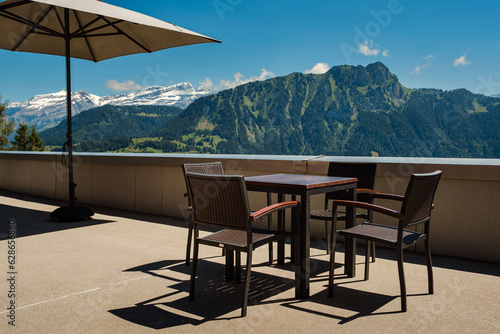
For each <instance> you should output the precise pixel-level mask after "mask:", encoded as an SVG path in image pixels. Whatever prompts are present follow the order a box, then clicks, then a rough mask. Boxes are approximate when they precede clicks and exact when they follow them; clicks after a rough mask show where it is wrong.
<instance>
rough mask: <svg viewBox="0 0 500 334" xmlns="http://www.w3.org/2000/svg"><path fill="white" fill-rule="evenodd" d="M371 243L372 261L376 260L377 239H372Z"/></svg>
mask: <svg viewBox="0 0 500 334" xmlns="http://www.w3.org/2000/svg"><path fill="white" fill-rule="evenodd" d="M371 244H372V262H375V241H372V242H371Z"/></svg>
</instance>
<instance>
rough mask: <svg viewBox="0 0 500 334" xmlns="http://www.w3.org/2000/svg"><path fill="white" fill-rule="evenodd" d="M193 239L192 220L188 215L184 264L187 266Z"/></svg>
mask: <svg viewBox="0 0 500 334" xmlns="http://www.w3.org/2000/svg"><path fill="white" fill-rule="evenodd" d="M192 240H193V220H192V217H189V227H188V241H187V247H186V266H187V267H189V261H190V260H191V259H190V255H191V254H190V253H191V242H192Z"/></svg>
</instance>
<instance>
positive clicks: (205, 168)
mask: <svg viewBox="0 0 500 334" xmlns="http://www.w3.org/2000/svg"><path fill="white" fill-rule="evenodd" d="M182 172H183V173H184V175H185V174H186V173H199V174H208V175H224V167H222V163H220V162H207V163H192V164H182ZM184 178H185V176H184ZM184 197H188V193H185V194H184ZM191 209H192V208H191V201H190V200H189V197H188V210H189V211H191ZM192 240H193V219H192V215H191V214H190V217H189V228H188V241H187V247H186V266H189V261H190V259H191V243H192Z"/></svg>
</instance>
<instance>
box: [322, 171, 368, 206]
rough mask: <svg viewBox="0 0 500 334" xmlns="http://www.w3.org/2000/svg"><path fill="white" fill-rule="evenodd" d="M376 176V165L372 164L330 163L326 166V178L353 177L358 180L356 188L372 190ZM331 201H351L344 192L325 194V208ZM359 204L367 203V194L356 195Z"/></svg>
mask: <svg viewBox="0 0 500 334" xmlns="http://www.w3.org/2000/svg"><path fill="white" fill-rule="evenodd" d="M376 175H377V164H376V163H372V162H366V163H357V162H330V164H329V166H328V176H344V177H348V176H349V177H355V178H357V179H358V188H362V189H374V188H375V177H376ZM331 199H351V197H350V196H349V195H348V194H347V192H346V191H335V192H331V193H328V194H326V198H325V208H326V205H328V203H327V202H328V201H329V200H331ZM357 200H358V201H359V202H369V201H370V199H369V197H368V195H367V194H358V196H357Z"/></svg>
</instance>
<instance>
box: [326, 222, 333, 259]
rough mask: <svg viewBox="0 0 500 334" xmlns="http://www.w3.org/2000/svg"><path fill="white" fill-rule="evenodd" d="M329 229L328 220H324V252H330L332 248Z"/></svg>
mask: <svg viewBox="0 0 500 334" xmlns="http://www.w3.org/2000/svg"><path fill="white" fill-rule="evenodd" d="M330 229H331V224H330V221H328V220H325V234H326V254H330V251H331V249H332V246H331V243H332V241H331V240H330V234H331V232H330Z"/></svg>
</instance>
